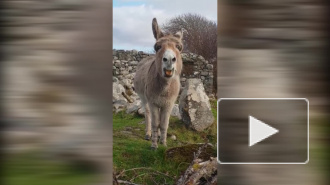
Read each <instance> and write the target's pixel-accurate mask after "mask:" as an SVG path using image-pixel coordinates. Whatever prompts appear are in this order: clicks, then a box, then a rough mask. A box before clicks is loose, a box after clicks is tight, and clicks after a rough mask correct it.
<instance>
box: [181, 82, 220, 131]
mask: <svg viewBox="0 0 330 185" xmlns="http://www.w3.org/2000/svg"><path fill="white" fill-rule="evenodd" d="M179 110H180V114H181V116H182V120H183V122H184V123H185V124H187V125H188V126H189V127H191V128H192V129H194V130H196V131H199V132H200V131H203V130H204V129H206V128H208V127H209V126H211V125H212V123H213V121H214V117H213V114H212V111H211V105H210V102H209V97H208V96H207V95H206V93H205V90H204V86H203V84H202V82H201V80H200V79H196V78H194V79H188V80H187V84H186V86H185V88H184V90H183V91H182V93H181V95H180V103H179Z"/></svg>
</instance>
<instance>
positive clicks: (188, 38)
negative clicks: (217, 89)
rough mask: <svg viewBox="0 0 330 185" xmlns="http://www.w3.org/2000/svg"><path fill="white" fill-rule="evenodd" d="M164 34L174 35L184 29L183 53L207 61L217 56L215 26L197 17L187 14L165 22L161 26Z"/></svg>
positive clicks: (205, 19) (203, 18)
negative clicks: (201, 57) (200, 56)
mask: <svg viewBox="0 0 330 185" xmlns="http://www.w3.org/2000/svg"><path fill="white" fill-rule="evenodd" d="M162 28H163V30H164V31H165V32H171V33H175V32H177V31H179V30H180V29H181V28H183V29H184V31H185V33H184V34H183V40H184V51H189V52H192V53H196V54H198V55H202V56H203V57H204V58H205V59H207V60H213V59H215V58H216V56H217V24H216V22H214V21H211V20H208V19H207V18H205V17H203V16H201V15H199V14H192V13H187V14H183V15H179V16H177V17H174V18H172V19H170V20H169V21H167V22H166V23H165V24H163V26H162Z"/></svg>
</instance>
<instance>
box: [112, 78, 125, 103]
mask: <svg viewBox="0 0 330 185" xmlns="http://www.w3.org/2000/svg"><path fill="white" fill-rule="evenodd" d="M112 88H113V94H112V102H115V101H118V100H123V101H126V102H127V100H126V98H125V97H124V96H123V95H122V93H123V92H124V93H125V88H124V87H123V86H122V85H121V84H119V83H118V82H114V83H112Z"/></svg>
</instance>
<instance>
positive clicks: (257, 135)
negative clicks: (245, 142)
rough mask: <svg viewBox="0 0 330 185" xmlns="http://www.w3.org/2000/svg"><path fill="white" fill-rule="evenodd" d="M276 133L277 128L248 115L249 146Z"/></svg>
mask: <svg viewBox="0 0 330 185" xmlns="http://www.w3.org/2000/svg"><path fill="white" fill-rule="evenodd" d="M276 133H278V130H277V129H275V128H273V127H271V126H269V125H267V124H266V123H264V122H262V121H260V120H258V119H256V118H255V117H253V116H249V146H253V145H255V144H256V143H258V142H260V141H262V140H264V139H266V138H268V137H270V136H272V135H274V134H276Z"/></svg>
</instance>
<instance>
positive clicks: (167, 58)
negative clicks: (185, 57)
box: [152, 18, 183, 79]
mask: <svg viewBox="0 0 330 185" xmlns="http://www.w3.org/2000/svg"><path fill="white" fill-rule="evenodd" d="M152 31H153V33H154V37H155V39H156V43H155V46H154V49H155V51H156V65H157V70H158V73H159V74H161V75H162V76H163V77H165V78H168V79H169V78H172V77H174V76H180V74H181V69H182V58H181V52H182V49H183V45H182V36H183V32H182V31H179V32H177V33H176V34H174V35H173V34H164V33H163V32H162V31H161V30H160V28H159V26H158V23H157V20H156V18H154V19H153V20H152Z"/></svg>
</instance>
